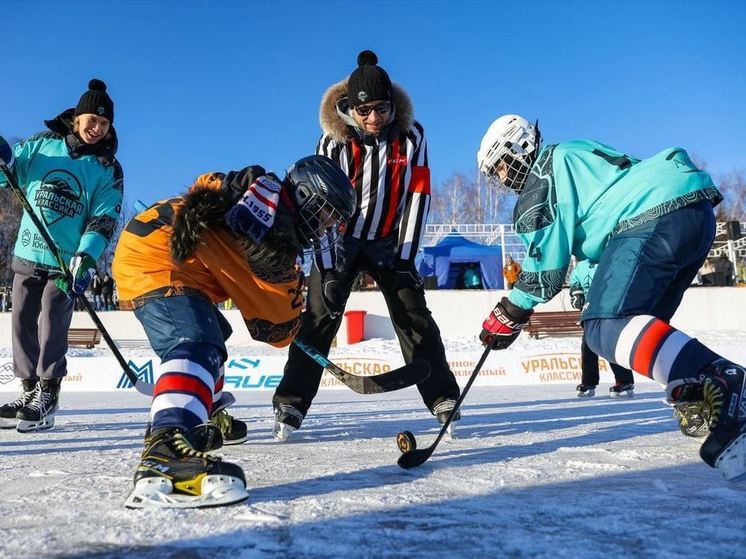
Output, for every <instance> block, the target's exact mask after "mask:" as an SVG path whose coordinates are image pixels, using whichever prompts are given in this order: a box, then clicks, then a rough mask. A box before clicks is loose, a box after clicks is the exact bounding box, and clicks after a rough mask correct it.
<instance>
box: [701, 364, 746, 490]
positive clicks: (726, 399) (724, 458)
mask: <svg viewBox="0 0 746 559" xmlns="http://www.w3.org/2000/svg"><path fill="white" fill-rule="evenodd" d="M700 376H701V378H703V379H704V380H703V382H702V394H703V397H704V402H703V405H704V406H705V408H706V409H707V410H708V412H709V414H710V435H709V436H708V437H707V438H706V439H705V442H704V443H702V447H701V448H700V449H699V455H700V456H701V457H702V460H704V461H705V462H707V463H708V464H709V465H710V466H712V467H713V468H717V469H718V470H720V471H721V472H722V473H723V476H724V477H725V479H727V480H731V481H738V480H742V479H744V478H746V401H745V399H746V369H744V368H743V367H741V366H740V365H736V364H735V363H732V362H730V361H728V360H726V359H718V360H717V361H715V362H714V363H711V364H710V365H708V366H707V367H706V368H705V369H704V370H703V371H702V372H701V373H700Z"/></svg>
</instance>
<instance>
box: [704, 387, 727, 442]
mask: <svg viewBox="0 0 746 559" xmlns="http://www.w3.org/2000/svg"><path fill="white" fill-rule="evenodd" d="M702 395H703V399H704V401H703V409H704V408H705V407H706V408H707V409H708V410H709V412H710V419H709V423H710V430H714V429H715V428H716V427H717V424H718V420H719V419H720V412H721V411H722V409H723V391H722V389H721V388H720V387H719V386H716V385H715V383H714V382H713V381H712V380H711V379H709V378H708V379H705V381H704V383H703V384H702Z"/></svg>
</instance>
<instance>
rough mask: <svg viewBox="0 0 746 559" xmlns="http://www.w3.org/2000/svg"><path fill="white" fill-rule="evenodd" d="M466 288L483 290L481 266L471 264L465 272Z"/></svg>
mask: <svg viewBox="0 0 746 559" xmlns="http://www.w3.org/2000/svg"><path fill="white" fill-rule="evenodd" d="M464 287H465V288H466V289H482V275H481V274H480V273H479V264H469V265H468V266H467V267H466V269H465V270H464Z"/></svg>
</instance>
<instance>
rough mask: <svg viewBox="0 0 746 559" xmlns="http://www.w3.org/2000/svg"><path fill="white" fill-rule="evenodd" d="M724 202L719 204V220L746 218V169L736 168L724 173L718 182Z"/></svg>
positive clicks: (742, 219)
mask: <svg viewBox="0 0 746 559" xmlns="http://www.w3.org/2000/svg"><path fill="white" fill-rule="evenodd" d="M718 188H719V189H720V192H721V193H722V195H723V203H722V204H720V206H718V220H720V221H729V220H738V221H744V220H745V219H746V169H734V170H732V171H731V172H730V173H727V174H726V175H723V176H722V177H721V178H720V181H719V183H718Z"/></svg>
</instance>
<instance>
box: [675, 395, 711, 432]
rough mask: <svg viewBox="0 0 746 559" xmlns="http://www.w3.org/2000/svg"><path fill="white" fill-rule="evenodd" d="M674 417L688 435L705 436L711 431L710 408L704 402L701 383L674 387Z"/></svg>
mask: <svg viewBox="0 0 746 559" xmlns="http://www.w3.org/2000/svg"><path fill="white" fill-rule="evenodd" d="M674 391H675V392H674V394H675V396H674V398H673V400H674V401H675V403H674V405H673V417H674V419H675V420H676V421H678V423H679V429H680V430H681V432H682V433H683V434H684V435H686V436H687V437H705V436H707V435H708V434H709V432H710V410H709V408H708V407H707V406H706V405H705V404H704V401H703V400H704V394H703V392H702V385H701V384H694V383H691V384H683V385H681V386H678V387H676V388H675V389H674Z"/></svg>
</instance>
